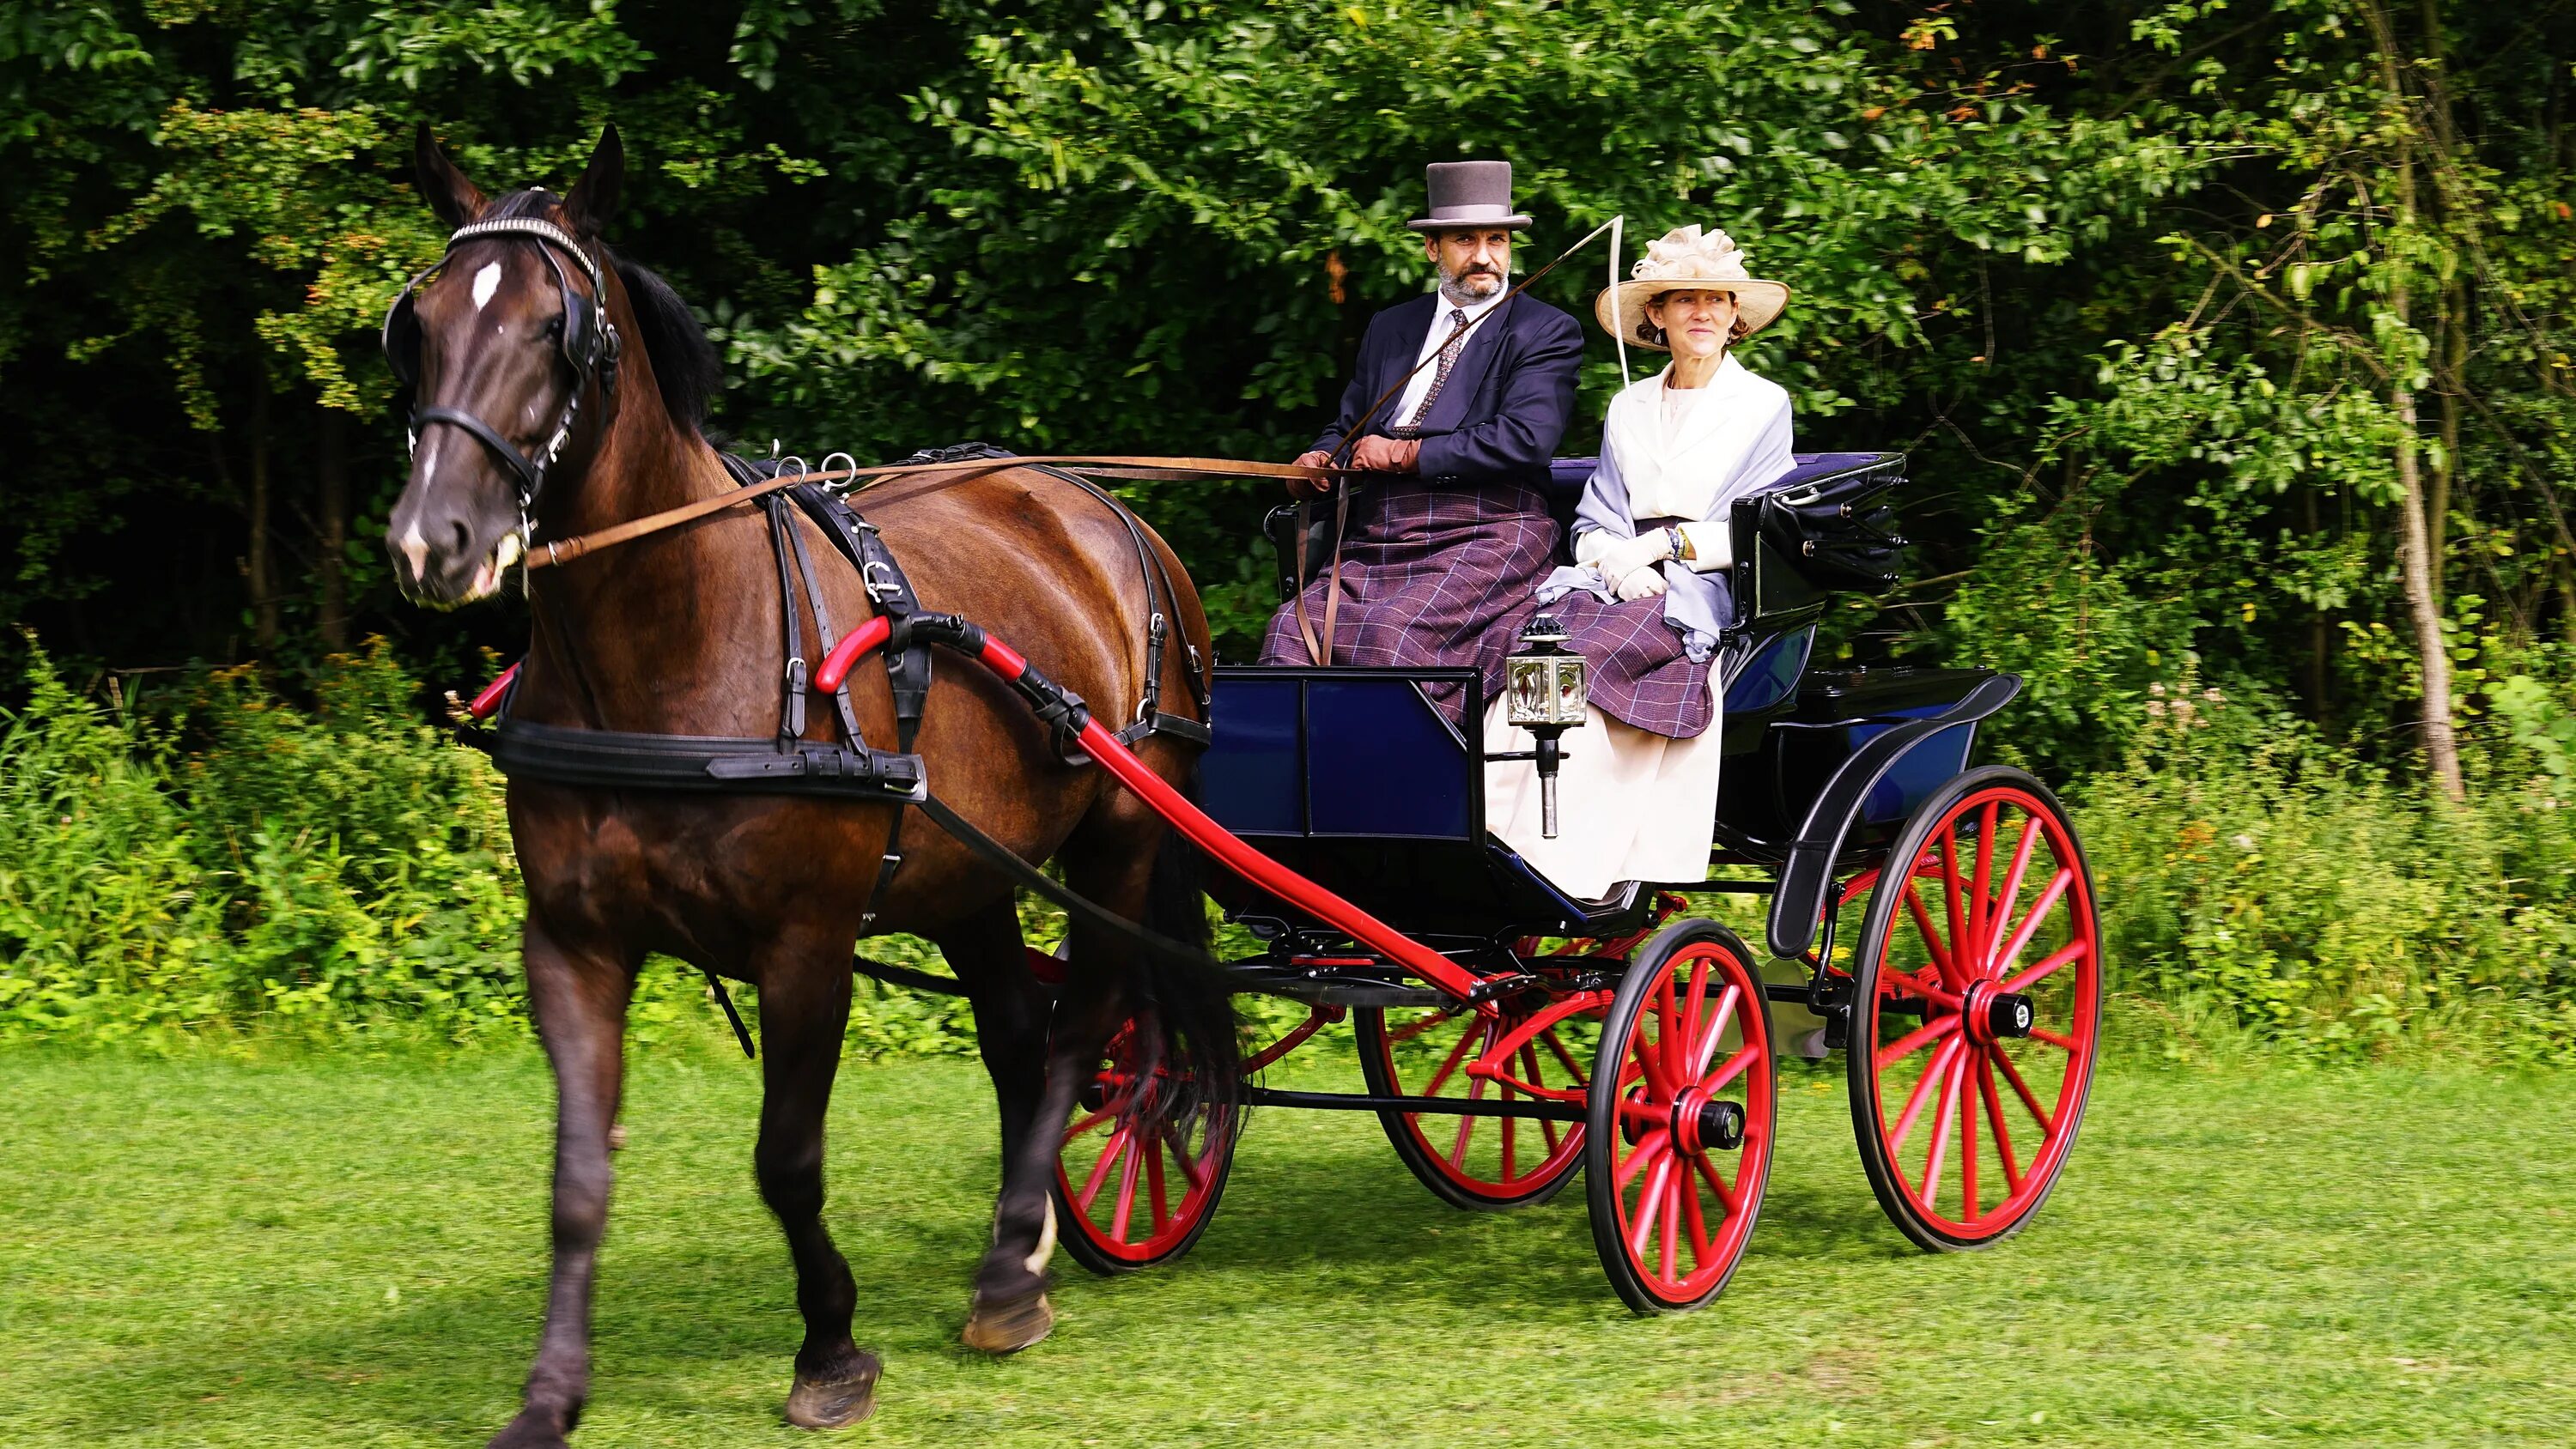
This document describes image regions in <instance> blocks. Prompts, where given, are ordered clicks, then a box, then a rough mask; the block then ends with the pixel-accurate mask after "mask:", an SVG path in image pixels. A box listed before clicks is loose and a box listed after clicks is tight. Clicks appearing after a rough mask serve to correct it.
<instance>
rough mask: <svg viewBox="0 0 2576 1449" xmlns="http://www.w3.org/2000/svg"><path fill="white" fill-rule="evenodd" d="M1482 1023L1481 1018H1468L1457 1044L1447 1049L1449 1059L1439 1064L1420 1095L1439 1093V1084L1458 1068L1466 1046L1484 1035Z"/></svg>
mask: <svg viewBox="0 0 2576 1449" xmlns="http://www.w3.org/2000/svg"><path fill="white" fill-rule="evenodd" d="M1483 1025H1484V1022H1483V1020H1482V1019H1481V1018H1477V1017H1470V1018H1468V1021H1467V1029H1466V1030H1465V1031H1463V1032H1460V1033H1459V1034H1458V1044H1457V1045H1456V1046H1454V1047H1451V1048H1450V1049H1449V1059H1448V1060H1447V1061H1444V1062H1442V1063H1441V1064H1440V1070H1439V1071H1436V1072H1434V1073H1432V1074H1431V1081H1430V1083H1429V1084H1428V1085H1426V1086H1424V1087H1423V1089H1422V1095H1424V1096H1426V1097H1437V1096H1439V1095H1440V1085H1441V1084H1442V1083H1443V1082H1446V1081H1448V1080H1449V1074H1450V1073H1451V1072H1454V1071H1456V1070H1458V1063H1459V1062H1460V1061H1461V1060H1463V1059H1464V1058H1465V1057H1466V1055H1467V1050H1468V1048H1470V1047H1473V1046H1474V1045H1476V1042H1477V1039H1478V1038H1480V1037H1482V1036H1483V1035H1484V1032H1483V1031H1482V1030H1481V1029H1480V1028H1482V1027H1483Z"/></svg>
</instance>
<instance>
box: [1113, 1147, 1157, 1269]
mask: <svg viewBox="0 0 2576 1449" xmlns="http://www.w3.org/2000/svg"><path fill="white" fill-rule="evenodd" d="M1130 1135H1131V1136H1132V1135H1133V1129H1130ZM1152 1155H1153V1153H1152V1151H1151V1150H1150V1149H1148V1148H1146V1147H1145V1146H1144V1145H1143V1144H1141V1143H1139V1144H1137V1148H1136V1150H1135V1151H1133V1152H1130V1153H1128V1154H1127V1161H1126V1162H1125V1163H1124V1164H1122V1165H1121V1166H1120V1167H1119V1169H1118V1189H1117V1190H1118V1199H1117V1207H1116V1209H1115V1210H1114V1211H1112V1212H1111V1214H1110V1216H1109V1238H1110V1241H1112V1242H1118V1243H1123V1242H1126V1241H1127V1240H1128V1239H1127V1224H1128V1221H1129V1220H1130V1219H1131V1218H1132V1217H1133V1216H1134V1215H1135V1212H1136V1160H1137V1159H1138V1158H1140V1157H1150V1156H1152Z"/></svg>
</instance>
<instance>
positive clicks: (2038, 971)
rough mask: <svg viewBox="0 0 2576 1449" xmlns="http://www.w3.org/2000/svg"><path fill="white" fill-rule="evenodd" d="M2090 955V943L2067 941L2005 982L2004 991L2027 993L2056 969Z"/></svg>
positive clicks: (2091, 951)
mask: <svg viewBox="0 0 2576 1449" xmlns="http://www.w3.org/2000/svg"><path fill="white" fill-rule="evenodd" d="M2092 954H2093V943H2092V942H2090V941H2086V940H2082V939H2077V940H2073V941H2069V942H2067V943H2066V944H2065V945H2063V946H2060V947H2058V948H2057V949H2056V950H2054V951H2051V952H2049V953H2048V954H2047V955H2045V956H2043V957H2041V958H2040V959H2039V960H2037V961H2035V962H2033V963H2031V965H2030V966H2029V967H2027V968H2025V969H2024V970H2023V971H2022V973H2021V974H2020V975H2019V976H2016V977H2014V978H2013V979H2011V980H2010V981H2007V982H2005V983H2004V990H2006V991H2028V990H2029V989H2031V988H2032V987H2033V986H2036V985H2038V984H2039V983H2040V982H2042V981H2045V980H2047V979H2048V978H2049V977H2051V976H2054V975H2056V974H2057V972H2058V969H2059V968H2060V967H2062V966H2064V965H2065V964H2066V963H2067V962H2069V961H2076V960H2080V959H2082V958H2084V957H2086V956H2090V955H2092Z"/></svg>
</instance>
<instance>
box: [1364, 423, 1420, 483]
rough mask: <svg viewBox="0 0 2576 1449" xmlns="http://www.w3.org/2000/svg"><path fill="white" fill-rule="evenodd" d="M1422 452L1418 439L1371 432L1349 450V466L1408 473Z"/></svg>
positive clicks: (1372, 470)
mask: <svg viewBox="0 0 2576 1449" xmlns="http://www.w3.org/2000/svg"><path fill="white" fill-rule="evenodd" d="M1421 453H1422V443H1421V441H1420V440H1419V439H1396V438H1388V437H1381V436H1379V435H1378V434H1375V433H1371V434H1370V435H1369V436H1367V437H1365V438H1362V439H1360V445H1359V446H1358V447H1356V448H1354V449H1352V450H1351V466H1352V467H1354V468H1365V469H1367V470H1368V471H1369V472H1372V473H1410V472H1412V471H1413V464H1414V459H1415V458H1417V457H1419V456H1420V455H1421Z"/></svg>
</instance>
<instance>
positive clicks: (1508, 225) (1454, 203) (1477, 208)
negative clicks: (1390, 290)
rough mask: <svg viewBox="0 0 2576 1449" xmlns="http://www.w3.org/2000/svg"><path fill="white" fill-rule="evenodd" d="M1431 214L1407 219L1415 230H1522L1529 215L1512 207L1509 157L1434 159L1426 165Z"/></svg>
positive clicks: (1407, 223) (1526, 223)
mask: <svg viewBox="0 0 2576 1449" xmlns="http://www.w3.org/2000/svg"><path fill="white" fill-rule="evenodd" d="M1422 179H1423V185H1424V187H1425V189H1427V190H1428V191H1429V192H1430V193H1431V214H1430V215H1429V216H1420V217H1415V218H1414V219H1413V220H1411V221H1408V222H1406V223H1405V225H1406V226H1409V227H1411V228H1413V229H1414V230H1415V231H1450V230H1454V229H1458V228H1462V227H1483V226H1499V227H1502V228H1503V229H1505V230H1506V231H1519V230H1521V229H1522V228H1524V227H1526V226H1528V225H1529V224H1530V219H1529V218H1528V217H1526V216H1523V215H1521V214H1520V213H1518V212H1515V211H1513V210H1512V163H1510V162H1509V161H1434V162H1432V163H1431V164H1430V165H1429V166H1427V167H1425V168H1424V169H1423V178H1422Z"/></svg>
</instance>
